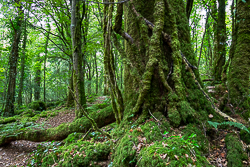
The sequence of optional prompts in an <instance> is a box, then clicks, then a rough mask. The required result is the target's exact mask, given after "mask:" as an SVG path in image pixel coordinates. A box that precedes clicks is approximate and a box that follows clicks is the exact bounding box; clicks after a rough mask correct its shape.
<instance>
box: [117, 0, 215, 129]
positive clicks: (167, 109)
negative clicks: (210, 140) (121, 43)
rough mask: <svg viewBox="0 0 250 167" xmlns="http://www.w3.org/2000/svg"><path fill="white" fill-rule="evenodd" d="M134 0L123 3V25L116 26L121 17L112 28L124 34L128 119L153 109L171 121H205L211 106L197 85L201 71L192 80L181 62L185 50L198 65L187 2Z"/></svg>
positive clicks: (126, 114) (126, 110)
mask: <svg viewBox="0 0 250 167" xmlns="http://www.w3.org/2000/svg"><path fill="white" fill-rule="evenodd" d="M133 3H134V5H133V4H132V5H131V6H130V7H127V6H124V9H125V30H124V31H123V30H122V29H117V31H116V27H118V25H117V24H119V22H117V21H116V26H115V27H114V29H115V31H116V32H118V33H120V35H122V36H123V37H124V38H125V39H126V44H125V51H126V61H125V62H127V63H126V64H125V72H124V89H125V91H124V92H125V94H124V99H125V100H124V101H125V104H126V105H125V106H126V107H125V113H124V114H125V118H126V117H129V116H131V114H134V115H141V116H142V117H141V118H142V119H141V120H143V118H145V117H148V116H149V111H154V112H157V111H159V112H162V113H163V114H164V115H165V116H166V117H168V119H169V122H170V123H171V124H172V126H179V125H181V124H187V123H190V122H200V121H202V120H206V119H207V115H208V113H211V112H213V110H212V109H211V104H210V103H209V102H208V101H207V99H206V98H205V97H204V96H203V93H202V91H201V90H200V89H202V87H198V86H197V85H196V84H198V82H200V83H201V81H200V78H199V72H198V70H195V68H194V69H193V70H194V74H195V76H196V79H195V80H194V79H193V78H192V76H193V74H192V73H190V72H188V71H187V70H186V68H188V67H186V65H184V64H183V62H184V57H183V55H185V56H186V59H187V60H188V61H189V62H190V63H191V64H192V65H194V66H197V62H196V60H195V55H194V52H193V50H192V46H191V42H190V32H189V26H188V19H187V17H186V13H185V5H184V3H183V1H181V0H175V1H165V0H164V1H163V0H156V1H149V0H148V1H138V0H137V1H135V0H134V1H133ZM139 11H140V13H139ZM118 12H119V11H118ZM138 18H139V20H138ZM150 26H151V27H152V26H153V28H152V30H151V29H149V27H150ZM169 36H171V39H170V38H168V39H167V40H165V37H169ZM195 76H194V77H195ZM131 109H132V110H131ZM125 120H126V119H124V121H125ZM138 121H140V119H139V120H138Z"/></svg>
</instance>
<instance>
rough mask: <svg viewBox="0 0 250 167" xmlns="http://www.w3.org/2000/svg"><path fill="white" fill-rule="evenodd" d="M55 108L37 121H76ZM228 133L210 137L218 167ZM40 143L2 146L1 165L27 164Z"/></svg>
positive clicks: (210, 158)
mask: <svg viewBox="0 0 250 167" xmlns="http://www.w3.org/2000/svg"><path fill="white" fill-rule="evenodd" d="M102 100H104V99H103V97H99V98H98V99H97V101H95V102H94V103H101V101H102ZM90 105H91V104H90ZM90 105H89V106H90ZM53 110H61V111H60V112H59V114H58V115H56V116H55V117H51V118H49V119H47V118H40V119H39V120H38V121H37V123H44V125H45V128H50V127H57V126H59V125H60V124H62V123H66V122H72V121H74V118H75V113H74V109H65V108H63V107H62V106H61V107H58V108H55V109H53ZM227 133H228V132H227V131H226V130H219V131H216V130H215V133H214V134H215V135H214V136H212V137H211V138H210V149H209V153H208V154H207V155H205V156H206V157H207V160H208V161H209V162H210V163H211V164H212V165H214V166H216V167H226V166H227V160H226V156H227V149H226V146H225V136H226V134H227ZM43 143H44V142H43ZM39 144H41V142H30V141H25V140H20V141H14V142H11V143H10V144H8V145H6V146H3V147H0V167H14V166H16V167H22V166H27V165H28V159H29V158H30V157H31V156H32V153H33V151H35V150H36V149H37V146H38V145H39ZM248 157H249V155H248ZM243 164H244V166H250V157H249V159H248V162H247V161H243ZM103 166H107V163H105V164H103Z"/></svg>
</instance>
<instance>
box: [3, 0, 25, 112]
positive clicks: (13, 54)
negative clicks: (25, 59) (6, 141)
mask: <svg viewBox="0 0 250 167" xmlns="http://www.w3.org/2000/svg"><path fill="white" fill-rule="evenodd" d="M14 2H15V4H16V6H17V16H16V18H15V21H12V20H10V24H11V26H12V30H13V34H12V35H13V42H12V46H11V51H10V56H9V74H8V76H9V82H8V90H7V94H6V104H5V109H4V113H3V115H4V116H6V117H8V116H12V115H14V103H15V90H16V75H17V60H18V56H19V54H18V52H19V47H18V45H19V43H20V38H21V26H22V21H23V17H24V14H23V10H22V6H21V3H20V1H19V0H16V1H14Z"/></svg>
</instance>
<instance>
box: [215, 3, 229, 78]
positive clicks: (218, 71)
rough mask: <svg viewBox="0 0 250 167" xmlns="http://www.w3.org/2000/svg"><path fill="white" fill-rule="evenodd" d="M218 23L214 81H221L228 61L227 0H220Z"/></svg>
mask: <svg viewBox="0 0 250 167" xmlns="http://www.w3.org/2000/svg"><path fill="white" fill-rule="evenodd" d="M218 2H219V9H218V25H217V32H216V33H217V34H216V36H217V40H218V41H217V54H216V56H215V62H214V63H215V64H214V79H215V80H214V81H215V83H217V82H220V81H221V78H222V71H223V66H224V65H225V61H226V39H227V35H226V22H225V18H226V15H225V12H226V11H225V5H226V4H225V0H218Z"/></svg>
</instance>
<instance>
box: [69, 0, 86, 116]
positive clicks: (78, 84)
mask: <svg viewBox="0 0 250 167" xmlns="http://www.w3.org/2000/svg"><path fill="white" fill-rule="evenodd" d="M81 26H82V24H81V20H80V1H79V0H72V9H71V39H72V49H73V50H72V55H73V85H74V91H75V96H76V99H77V100H78V101H79V102H80V104H81V105H82V106H83V107H84V108H85V107H86V97H85V88H84V78H83V75H84V74H83V69H82V62H83V61H82V56H83V54H82V48H81V47H82V42H81V40H82V39H81V37H82V34H81V33H82V31H81ZM75 106H76V112H75V114H76V118H81V117H82V116H83V113H82V112H81V110H80V106H79V105H78V104H77V103H75Z"/></svg>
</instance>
